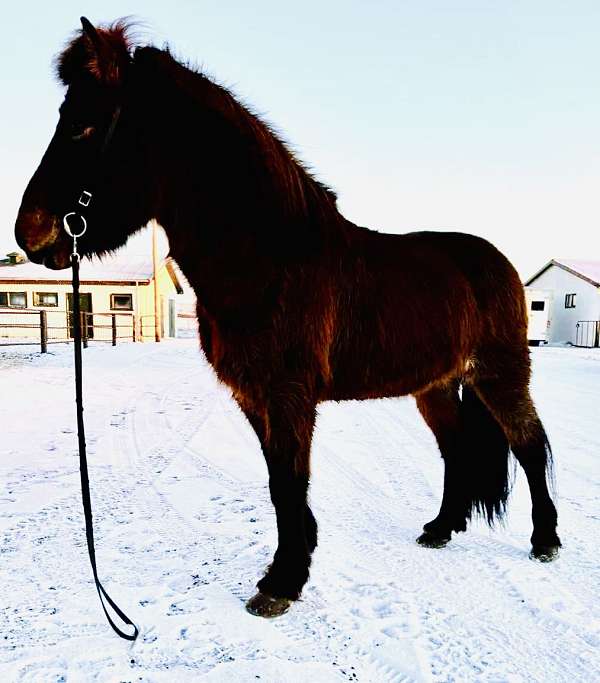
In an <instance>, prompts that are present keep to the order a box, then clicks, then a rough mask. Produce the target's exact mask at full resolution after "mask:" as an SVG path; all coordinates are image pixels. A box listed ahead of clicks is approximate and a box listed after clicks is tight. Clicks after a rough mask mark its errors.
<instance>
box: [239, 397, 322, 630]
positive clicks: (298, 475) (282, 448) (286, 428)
mask: <svg viewBox="0 0 600 683" xmlns="http://www.w3.org/2000/svg"><path fill="white" fill-rule="evenodd" d="M287 399H289V397H283V396H282V398H281V404H280V405H278V406H276V407H274V406H270V408H268V409H266V411H265V412H264V414H263V415H260V416H259V415H258V414H257V412H256V411H253V412H247V413H246V414H247V416H248V418H249V420H250V423H251V424H252V426H253V427H254V430H255V431H256V434H257V436H258V438H259V441H260V443H261V446H262V450H263V454H264V456H265V460H266V463H267V468H268V471H269V491H270V493H271V500H272V502H273V505H274V507H275V514H276V518H277V533H278V545H277V550H276V552H275V556H274V558H273V562H272V564H271V565H270V566H269V568H268V569H267V572H266V574H265V576H264V577H263V578H262V579H261V580H260V581H259V582H258V589H259V592H258V593H257V594H256V595H255V596H254V597H253V598H251V599H250V600H249V601H248V603H247V605H246V607H247V609H248V611H249V612H251V613H252V614H256V615H257V616H262V617H276V616H279V615H280V614H283V613H284V612H285V611H287V609H288V608H289V606H290V604H291V602H292V601H293V600H297V599H298V598H299V597H300V593H301V591H302V588H303V586H304V584H305V583H306V581H307V579H308V573H309V567H310V563H311V554H312V551H313V550H314V549H315V547H316V545H317V523H316V521H315V518H314V516H313V514H312V512H311V510H310V508H309V507H308V505H307V502H306V497H307V491H308V484H309V474H310V445H311V440H312V433H313V427H314V422H315V414H316V411H315V405H314V404H312V403H307V402H305V401H302V400H300V399H299V398H298V397H297V398H296V400H291V399H290V400H287Z"/></svg>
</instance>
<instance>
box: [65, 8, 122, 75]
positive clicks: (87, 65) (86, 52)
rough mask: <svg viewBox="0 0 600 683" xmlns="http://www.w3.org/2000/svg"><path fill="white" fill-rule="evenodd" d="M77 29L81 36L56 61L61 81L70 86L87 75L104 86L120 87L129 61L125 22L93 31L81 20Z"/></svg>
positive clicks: (93, 29) (84, 20) (88, 24)
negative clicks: (79, 30) (79, 27)
mask: <svg viewBox="0 0 600 683" xmlns="http://www.w3.org/2000/svg"><path fill="white" fill-rule="evenodd" d="M81 28H82V30H81V33H80V34H79V35H78V36H77V37H76V38H75V39H74V40H73V41H72V42H71V43H70V44H69V45H68V46H67V48H66V49H65V50H64V52H62V53H61V54H60V55H59V56H58V58H57V61H56V66H57V72H58V76H59V78H60V79H61V81H62V82H63V83H64V84H65V85H70V83H72V82H73V80H75V79H77V78H78V77H79V76H80V75H81V74H82V73H85V72H87V73H88V74H91V75H92V76H93V77H94V78H95V79H96V80H98V81H100V82H101V83H102V84H104V85H110V86H119V85H121V84H122V83H123V81H124V79H125V73H126V71H127V68H128V66H129V64H130V62H131V56H130V45H129V41H128V38H127V31H128V28H129V25H128V23H127V22H126V21H125V20H121V21H117V22H115V23H114V24H112V25H111V26H108V27H102V28H96V27H95V26H94V25H93V24H92V23H91V22H90V21H89V20H88V19H86V18H85V17H81Z"/></svg>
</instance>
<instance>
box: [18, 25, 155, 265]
mask: <svg viewBox="0 0 600 683" xmlns="http://www.w3.org/2000/svg"><path fill="white" fill-rule="evenodd" d="M81 23H82V26H83V29H82V30H81V31H80V32H79V33H78V34H77V36H76V37H75V38H74V39H73V40H72V41H71V43H70V44H69V45H68V46H67V48H66V49H65V50H64V51H63V52H62V53H61V54H60V55H59V56H58V59H57V73H58V76H59V78H60V80H61V81H62V82H63V84H64V85H65V86H67V92H66V96H65V99H64V102H63V103H62V105H61V107H60V118H59V121H58V125H57V127H56V131H55V133H54V136H53V137H52V140H51V141H50V144H49V146H48V149H47V150H46V153H45V154H44V156H43V158H42V160H41V162H40V165H39V167H38V169H37V171H36V172H35V174H34V175H33V177H32V178H31V180H30V181H29V184H28V186H27V189H26V190H25V193H24V195H23V200H22V202H21V207H20V209H19V214H18V216H17V221H16V226H15V234H16V238H17V242H18V243H19V245H20V246H21V247H22V248H23V249H24V250H25V251H26V252H27V255H28V256H29V258H30V259H31V260H32V261H34V262H35V263H43V264H45V265H46V266H48V267H49V268H56V269H60V268H65V267H67V266H68V265H69V255H70V252H71V241H70V239H69V237H68V236H67V234H66V233H65V231H64V230H63V217H64V216H65V214H67V213H69V212H71V211H78V212H79V213H81V214H82V215H84V216H85V217H86V218H87V221H88V223H89V224H90V225H89V229H88V232H87V233H86V235H85V236H84V237H82V238H81V239H80V240H79V251H80V253H82V254H85V255H91V254H97V253H104V252H106V251H110V250H113V249H116V248H118V247H119V246H122V245H123V244H124V243H125V242H126V241H127V239H128V237H129V235H130V234H131V233H133V232H134V231H135V230H137V229H139V228H140V227H141V226H142V225H143V224H145V223H146V222H147V221H148V219H149V218H151V217H152V216H151V215H150V214H149V211H150V209H149V208H148V207H145V206H144V202H143V200H142V197H141V195H142V194H144V193H143V192H142V188H144V187H145V183H146V178H145V173H144V160H143V154H142V153H141V149H140V139H141V133H140V127H139V125H138V124H137V123H136V122H137V120H138V119H139V116H138V115H136V113H135V111H134V109H135V105H134V102H135V101H136V98H135V97H134V96H133V92H134V90H135V78H134V68H133V60H132V56H131V52H130V45H129V43H128V40H127V25H126V24H125V23H124V22H117V23H116V24H114V25H113V26H111V27H109V28H105V29H96V28H94V27H93V26H92V25H91V24H90V22H89V21H88V20H87V19H85V18H82V20H81ZM146 189H147V188H146ZM84 190H85V191H89V192H91V193H92V195H93V196H92V198H91V201H90V202H89V206H87V207H84V206H82V205H81V204H78V200H79V199H80V197H81V195H82V192H83V191H84ZM145 196H148V192H146V193H145ZM84 203H85V200H84ZM73 227H74V229H76V230H78V229H79V226H78V225H75V226H73Z"/></svg>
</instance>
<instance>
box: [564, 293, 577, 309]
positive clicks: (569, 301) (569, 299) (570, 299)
mask: <svg viewBox="0 0 600 683" xmlns="http://www.w3.org/2000/svg"><path fill="white" fill-rule="evenodd" d="M576 296H577V292H572V293H570V294H565V308H577V303H576V301H575V297H576Z"/></svg>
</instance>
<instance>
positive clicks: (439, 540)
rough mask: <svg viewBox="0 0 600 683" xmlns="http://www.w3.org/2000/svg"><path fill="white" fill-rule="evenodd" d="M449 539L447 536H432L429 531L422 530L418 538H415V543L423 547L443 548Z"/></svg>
mask: <svg viewBox="0 0 600 683" xmlns="http://www.w3.org/2000/svg"><path fill="white" fill-rule="evenodd" d="M449 540H450V537H449V536H448V538H443V537H442V536H434V535H433V534H432V533H430V532H429V531H424V532H423V533H422V534H421V535H420V536H419V538H417V543H418V544H419V545H422V546H423V547H424V548H444V547H445V546H446V545H447V544H448V541H449Z"/></svg>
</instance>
